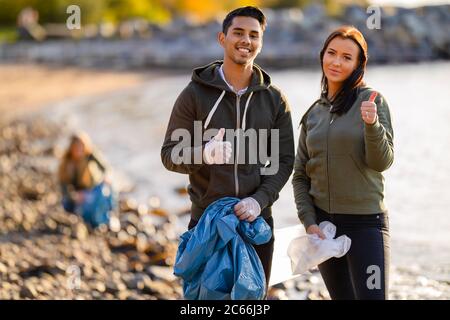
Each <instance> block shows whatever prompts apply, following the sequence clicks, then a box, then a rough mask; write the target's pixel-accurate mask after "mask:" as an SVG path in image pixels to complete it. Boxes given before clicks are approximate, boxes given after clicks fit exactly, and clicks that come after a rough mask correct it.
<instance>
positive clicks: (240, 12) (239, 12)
mask: <svg viewBox="0 0 450 320" xmlns="http://www.w3.org/2000/svg"><path fill="white" fill-rule="evenodd" d="M235 17H251V18H255V19H256V20H258V21H259V24H260V25H261V29H262V31H264V30H265V29H266V17H265V16H264V13H262V11H261V10H259V9H258V8H256V7H252V6H247V7H242V8H237V9H234V10H233V11H231V12H230V13H228V14H227V16H226V17H225V19H224V20H223V23H222V32H223V33H225V34H226V33H227V32H228V28H229V27H230V26H231V24H232V23H233V19H234V18H235Z"/></svg>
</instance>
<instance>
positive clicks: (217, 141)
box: [203, 128, 231, 164]
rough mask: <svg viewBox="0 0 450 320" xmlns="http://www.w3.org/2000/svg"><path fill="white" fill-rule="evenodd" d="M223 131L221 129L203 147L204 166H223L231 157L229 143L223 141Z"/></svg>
mask: <svg viewBox="0 0 450 320" xmlns="http://www.w3.org/2000/svg"><path fill="white" fill-rule="evenodd" d="M224 134H225V129H224V128H221V129H220V130H219V133H217V134H216V135H215V136H214V137H213V138H212V139H211V140H210V141H208V142H207V143H206V145H205V149H204V150H203V160H205V162H206V164H224V163H227V162H228V160H230V157H231V143H230V142H229V141H223V136H224Z"/></svg>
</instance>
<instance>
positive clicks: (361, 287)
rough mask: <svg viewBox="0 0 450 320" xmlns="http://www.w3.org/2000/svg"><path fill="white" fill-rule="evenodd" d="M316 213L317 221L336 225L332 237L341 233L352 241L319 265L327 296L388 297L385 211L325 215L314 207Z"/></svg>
mask: <svg viewBox="0 0 450 320" xmlns="http://www.w3.org/2000/svg"><path fill="white" fill-rule="evenodd" d="M316 215H317V223H320V222H322V221H330V222H332V223H333V224H334V225H336V237H338V236H340V235H343V234H345V235H347V236H348V237H349V238H350V239H351V240H352V242H351V246H350V250H349V251H348V252H347V254H346V255H345V256H343V257H341V258H331V259H329V260H327V261H325V262H323V263H322V264H320V265H319V271H320V274H321V275H322V278H323V280H324V282H325V285H326V287H327V289H328V292H329V293H330V297H331V299H333V300H354V299H363V300H372V299H378V300H383V299H388V288H389V286H388V278H389V219H388V216H387V214H383V213H379V214H369V215H362V214H359V215H354V214H329V213H327V212H325V211H323V210H321V209H320V208H317V207H316ZM377 280H378V282H377ZM378 284H379V286H378Z"/></svg>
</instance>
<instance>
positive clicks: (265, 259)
mask: <svg viewBox="0 0 450 320" xmlns="http://www.w3.org/2000/svg"><path fill="white" fill-rule="evenodd" d="M264 220H265V221H266V222H267V224H268V225H269V226H270V228H271V229H272V238H271V239H270V240H269V242H267V243H264V244H261V245H253V248H255V250H256V253H257V254H258V257H259V259H260V260H261V264H262V266H263V269H264V275H265V276H266V294H267V288H268V286H269V280H270V273H271V269H272V258H273V248H274V242H275V237H274V234H273V218H272V217H268V218H264ZM197 223H198V221H196V220H194V219H192V218H191V220H190V221H189V225H188V229H189V230H190V229H192V228H193V227H195V226H196V225H197Z"/></svg>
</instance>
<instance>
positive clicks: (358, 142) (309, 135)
mask: <svg viewBox="0 0 450 320" xmlns="http://www.w3.org/2000/svg"><path fill="white" fill-rule="evenodd" d="M373 91H374V90H372V89H371V88H369V87H367V86H362V87H360V88H359V89H358V97H357V99H356V101H355V103H354V104H353V105H352V107H351V108H350V110H349V111H348V112H347V113H345V114H343V115H341V116H339V115H337V114H335V113H331V112H330V108H331V104H330V102H329V101H328V100H327V99H325V98H321V99H319V100H318V101H317V102H316V103H314V104H313V105H312V106H311V108H310V109H309V110H308V111H307V112H306V113H305V115H304V116H303V118H302V120H301V132H300V139H299V144H298V148H297V155H296V158H295V163H294V175H293V178H292V184H293V187H294V197H295V202H296V206H297V213H298V216H299V218H300V221H301V222H302V223H303V225H304V226H305V228H308V227H309V226H310V225H312V224H315V223H316V217H315V210H314V205H315V206H317V207H319V208H321V209H322V210H325V211H327V212H329V213H342V214H374V213H381V212H385V211H386V206H385V203H384V200H383V199H384V178H383V175H382V172H383V171H384V170H386V169H388V168H389V167H390V166H391V165H392V162H393V160H394V147H393V136H394V133H393V130H392V125H391V115H390V112H389V107H388V104H387V102H386V99H385V98H384V97H383V96H382V95H380V94H378V96H377V98H376V99H375V103H376V105H377V113H378V119H377V121H376V122H375V123H374V124H373V125H368V124H365V122H364V121H363V120H362V118H361V111H360V107H361V103H362V102H363V101H367V100H369V96H370V94H371V92H373Z"/></svg>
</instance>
